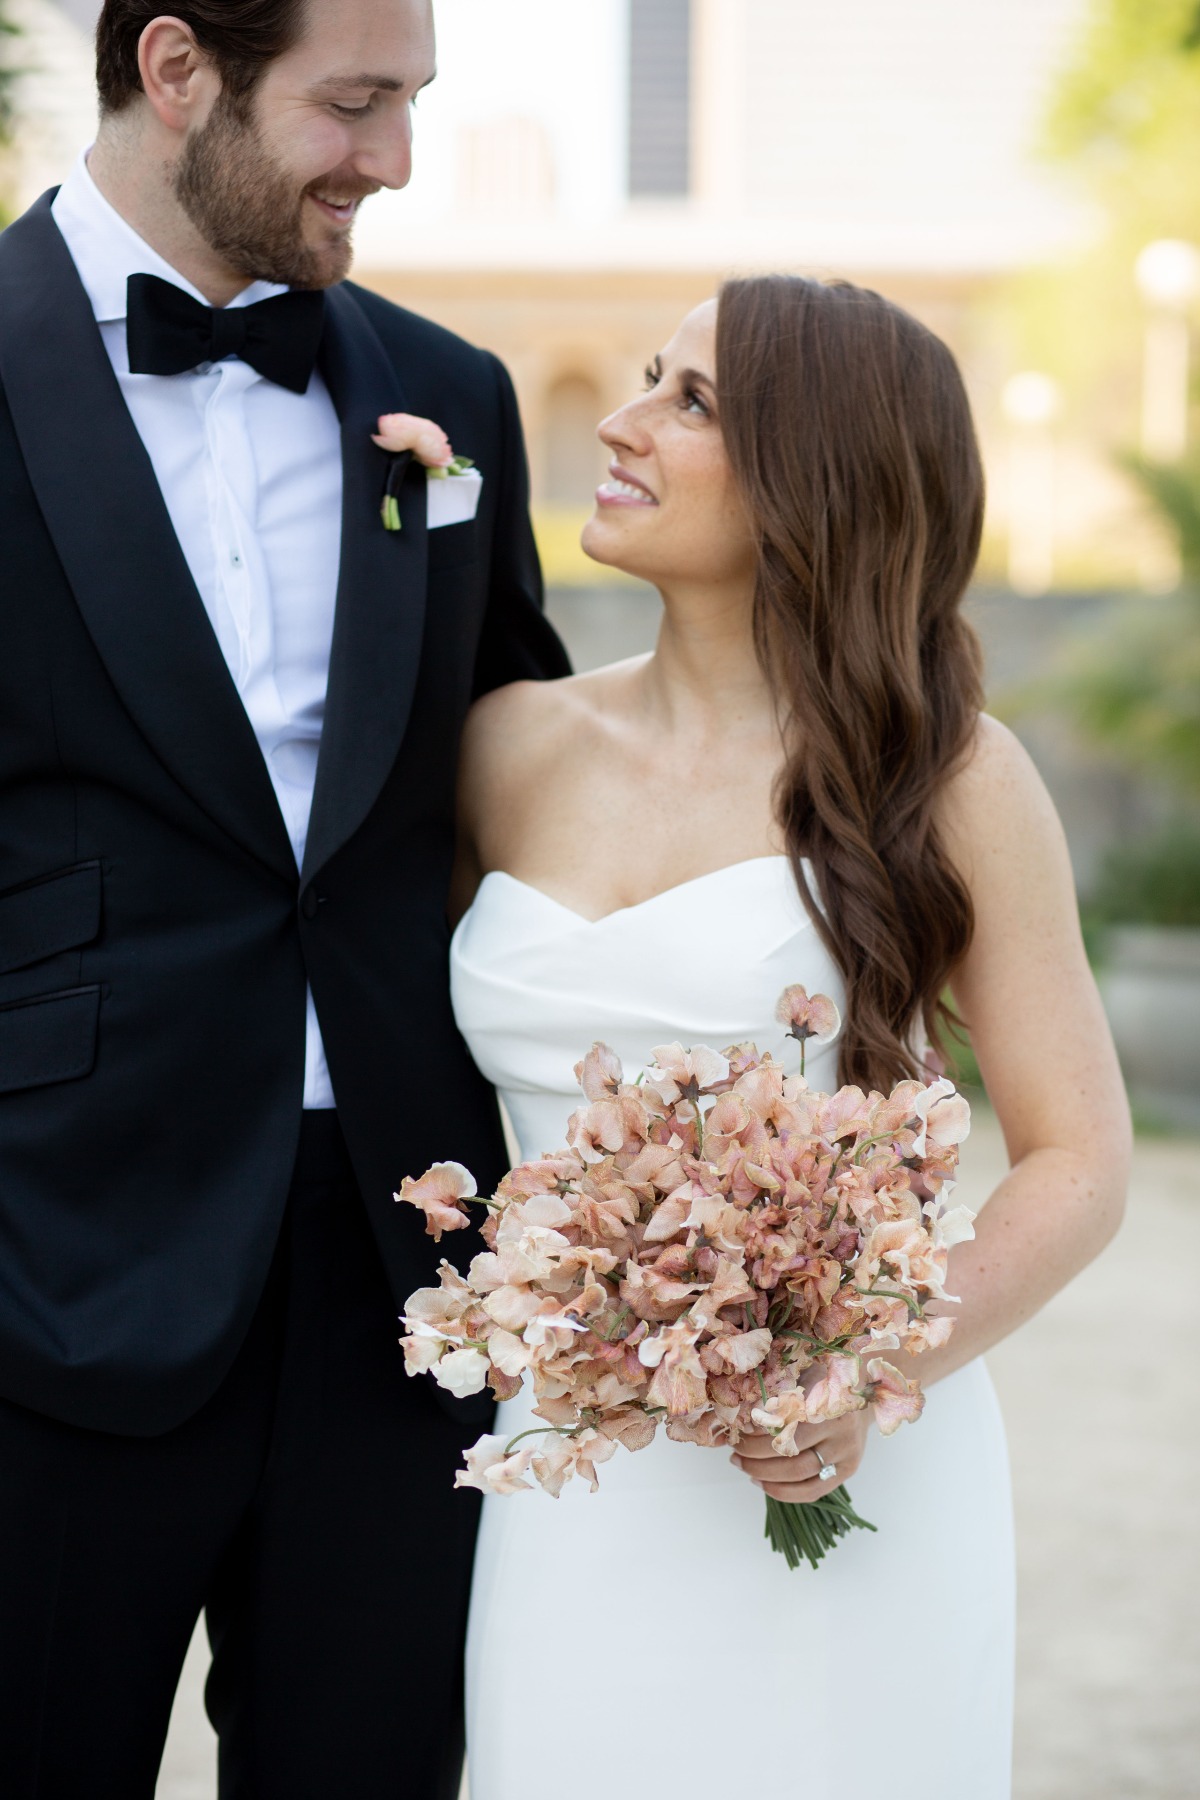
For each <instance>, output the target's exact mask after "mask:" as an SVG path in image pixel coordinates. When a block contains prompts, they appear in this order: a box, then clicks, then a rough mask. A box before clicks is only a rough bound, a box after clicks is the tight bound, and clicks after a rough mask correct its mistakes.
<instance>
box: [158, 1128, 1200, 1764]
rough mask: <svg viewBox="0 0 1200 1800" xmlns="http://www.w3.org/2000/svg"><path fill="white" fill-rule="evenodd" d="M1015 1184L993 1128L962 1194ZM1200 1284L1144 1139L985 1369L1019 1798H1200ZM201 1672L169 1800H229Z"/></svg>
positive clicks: (1175, 1176) (1178, 1211) (1192, 1145)
mask: <svg viewBox="0 0 1200 1800" xmlns="http://www.w3.org/2000/svg"><path fill="white" fill-rule="evenodd" d="M1004 1168H1005V1158H1004V1147H1003V1144H1002V1142H1001V1139H1000V1134H999V1131H998V1129H997V1127H996V1125H995V1122H994V1120H992V1119H991V1118H990V1117H989V1116H987V1115H984V1116H982V1117H981V1118H979V1119H978V1120H977V1122H976V1129H975V1131H974V1133H973V1135H972V1137H971V1139H970V1141H969V1142H968V1144H967V1145H966V1155H965V1157H964V1165H963V1181H962V1187H961V1193H962V1197H963V1198H964V1199H966V1200H967V1201H968V1203H969V1204H971V1205H978V1204H979V1203H980V1201H981V1200H982V1199H983V1197H984V1196H985V1195H986V1194H987V1193H988V1192H989V1191H990V1189H991V1188H992V1187H993V1186H994V1185H995V1183H996V1182H997V1181H998V1180H999V1178H1000V1176H1001V1175H1002V1174H1003V1172H1004ZM1051 1202H1052V1196H1051V1197H1048V1203H1051ZM1198 1279H1200V1141H1183V1140H1179V1139H1161V1140H1155V1139H1143V1140H1141V1141H1140V1142H1139V1144H1138V1147H1137V1154H1136V1158H1135V1165H1134V1177H1133V1189H1132V1196H1131V1201H1130V1207H1129V1213H1128V1216H1127V1218H1126V1221H1125V1225H1124V1227H1123V1229H1122V1231H1121V1234H1120V1236H1119V1237H1118V1239H1117V1241H1116V1242H1115V1243H1114V1244H1113V1245H1112V1246H1111V1248H1110V1249H1109V1250H1108V1251H1107V1252H1106V1254H1105V1255H1104V1256H1103V1257H1102V1258H1101V1259H1100V1261H1099V1262H1098V1263H1096V1264H1095V1265H1094V1266H1093V1267H1092V1268H1090V1269H1087V1270H1085V1271H1084V1273H1083V1274H1082V1275H1081V1276H1080V1277H1079V1279H1078V1280H1077V1281H1076V1282H1074V1283H1073V1284H1072V1286H1071V1287H1069V1288H1068V1289H1067V1290H1066V1292H1065V1293H1063V1294H1060V1295H1059V1297H1058V1299H1057V1300H1055V1301H1054V1302H1053V1304H1052V1305H1051V1306H1049V1307H1047V1308H1046V1310H1045V1311H1044V1312H1043V1313H1041V1314H1039V1316H1038V1317H1037V1318H1036V1319H1034V1320H1033V1321H1032V1322H1031V1323H1030V1324H1029V1325H1027V1326H1026V1327H1025V1329H1024V1330H1023V1331H1021V1332H1019V1333H1018V1334H1017V1335H1016V1336H1015V1337H1013V1338H1010V1339H1009V1340H1008V1342H1007V1343H1005V1344H1002V1345H1001V1346H1000V1348H999V1349H998V1350H996V1351H994V1352H993V1354H992V1356H991V1357H990V1358H989V1361H990V1365H991V1369H992V1374H993V1376H994V1378H995V1381H996V1385H997V1387H998V1388H999V1390H1000V1398H1001V1401H1002V1403H1003V1406H1004V1412H1005V1417H1006V1419H1007V1421H1008V1430H1009V1440H1010V1444H1011V1447H1012V1461H1013V1480H1014V1485H1015V1489H1016V1507H1017V1541H1018V1549H1019V1557H1020V1615H1019V1617H1020V1636H1019V1645H1018V1666H1017V1762H1016V1768H1017V1773H1016V1781H1015V1786H1014V1800H1200V1709H1198V1708H1197V1702H1196V1697H1197V1695H1198V1694H1200V1532H1198V1529H1197V1523H1196V1521H1197V1501H1196V1496H1197V1493H1200V1431H1198V1430H1197V1426H1196V1406H1195V1400H1194V1390H1193V1385H1192V1363H1191V1354H1192V1348H1193V1338H1194V1335H1195V1333H1194V1331H1193V1329H1192V1324H1191V1306H1190V1301H1191V1299H1192V1297H1193V1291H1194V1289H1195V1287H1196V1284H1197V1281H1198ZM1123 1311H1124V1313H1126V1314H1128V1316H1129V1319H1130V1320H1133V1321H1137V1323H1136V1325H1135V1324H1134V1323H1127V1322H1125V1321H1124V1320H1123V1316H1122V1314H1123ZM1139 1331H1140V1333H1141V1336H1140V1338H1139ZM916 1429H917V1430H919V1429H920V1427H919V1426H917V1427H916ZM513 1504H514V1505H519V1504H520V1502H519V1501H514V1502H513ZM936 1591H937V1584H936V1582H935V1583H934V1586H933V1589H932V1593H933V1596H934V1599H933V1601H932V1604H931V1606H930V1608H929V1610H928V1612H927V1623H928V1624H929V1625H931V1626H932V1627H933V1629H934V1631H935V1632H936V1627H937V1615H936ZM206 1661H207V1658H206V1656H205V1654H204V1645H203V1639H202V1638H200V1637H198V1638H197V1641H196V1643H194V1644H193V1646H192V1653H191V1655H190V1656H189V1658H188V1665H187V1668H186V1670H185V1672H184V1680H183V1683H182V1685H181V1687H180V1693H179V1699H178V1701H177V1703H176V1708H175V1716H174V1718H173V1720H172V1723H171V1735H170V1739H169V1741H168V1745H167V1754H166V1758H165V1760H164V1763H163V1771H162V1778H161V1780H160V1782H159V1787H158V1796H159V1800H213V1796H214V1795H215V1792H216V1785H215V1779H214V1775H213V1769H214V1746H213V1739H212V1734H211V1732H210V1731H209V1730H208V1726H207V1724H206V1722H205V1720H204V1716H203V1712H202V1709H201V1704H200V1690H201V1684H202V1682H203V1678H204V1670H205V1665H206ZM931 1698H932V1699H933V1701H934V1704H935V1706H936V1694H935V1695H933V1696H931ZM331 1800H332V1796H331ZM513 1800H519V1796H515V1795H514V1797H513ZM963 1800H970V1797H969V1796H968V1795H964V1796H963Z"/></svg>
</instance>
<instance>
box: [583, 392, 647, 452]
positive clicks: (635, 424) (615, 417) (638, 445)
mask: <svg viewBox="0 0 1200 1800" xmlns="http://www.w3.org/2000/svg"><path fill="white" fill-rule="evenodd" d="M639 412H640V407H639V403H638V401H636V400H632V401H630V402H629V403H628V405H626V406H619V407H618V408H617V410H616V412H614V413H609V415H608V417H607V419H601V421H600V423H599V425H597V427H596V436H597V437H598V438H599V439H600V442H601V443H602V444H603V445H604V446H605V447H606V448H607V449H609V450H630V451H632V452H633V453H634V455H635V456H644V455H646V454H647V452H648V451H649V448H650V434H649V432H648V431H647V430H646V427H645V425H644V424H643V423H642V421H641V418H640V417H639Z"/></svg>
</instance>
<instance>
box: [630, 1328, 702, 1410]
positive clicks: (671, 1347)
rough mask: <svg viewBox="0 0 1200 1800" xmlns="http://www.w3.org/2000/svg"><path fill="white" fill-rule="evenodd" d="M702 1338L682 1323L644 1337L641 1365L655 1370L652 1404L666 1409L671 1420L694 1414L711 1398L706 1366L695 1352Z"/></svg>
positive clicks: (639, 1350)
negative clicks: (705, 1371) (707, 1384)
mask: <svg viewBox="0 0 1200 1800" xmlns="http://www.w3.org/2000/svg"><path fill="white" fill-rule="evenodd" d="M699 1335H700V1333H699V1332H698V1331H696V1330H694V1329H692V1328H691V1327H689V1326H688V1325H687V1324H685V1323H684V1322H683V1321H682V1320H681V1321H680V1322H679V1323H678V1324H676V1325H668V1326H666V1327H665V1329H664V1330H662V1331H659V1332H656V1333H655V1335H654V1336H653V1337H648V1338H643V1340H642V1342H641V1344H639V1346H638V1360H639V1362H641V1363H642V1365H643V1366H644V1367H645V1368H647V1369H653V1370H654V1379H653V1381H652V1382H651V1383H650V1392H649V1395H648V1396H647V1397H648V1399H649V1401H650V1404H651V1406H664V1407H665V1408H666V1409H667V1412H668V1413H669V1414H670V1415H671V1417H672V1418H676V1417H678V1416H680V1415H681V1414H683V1413H690V1412H695V1411H696V1410H697V1409H698V1408H699V1407H701V1406H703V1405H704V1403H705V1401H706V1400H707V1398H708V1393H707V1388H706V1383H705V1373H704V1365H703V1363H702V1362H701V1361H700V1357H699V1355H698V1353H697V1350H696V1339H697V1338H698V1337H699Z"/></svg>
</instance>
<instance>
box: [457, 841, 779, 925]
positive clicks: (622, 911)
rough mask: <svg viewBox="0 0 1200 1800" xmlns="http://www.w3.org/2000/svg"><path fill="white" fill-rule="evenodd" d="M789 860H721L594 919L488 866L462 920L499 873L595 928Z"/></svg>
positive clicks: (769, 858) (761, 857) (515, 884)
mask: <svg viewBox="0 0 1200 1800" xmlns="http://www.w3.org/2000/svg"><path fill="white" fill-rule="evenodd" d="M789 860H790V859H789V858H788V857H786V856H783V855H775V856H744V857H742V859H741V861H740V862H733V863H723V864H722V865H721V867H720V868H719V869H706V870H705V872H704V874H703V875H692V876H689V878H688V879H687V880H686V881H676V882H674V883H673V884H672V886H671V887H668V888H660V889H659V891H658V893H657V894H647V896H646V898H645V899H644V900H634V901H632V902H631V904H630V905H629V906H615V907H614V908H613V909H612V911H611V912H606V913H601V914H600V916H599V918H597V919H589V918H588V916H587V914H586V913H581V912H577V911H576V910H575V908H574V907H573V906H568V905H567V904H566V902H565V901H564V900H556V899H555V898H554V895H553V894H548V893H547V892H546V890H545V888H540V887H535V886H534V885H533V883H532V882H531V881H522V880H521V877H520V876H519V875H510V874H509V872H508V870H507V869H489V870H488V872H487V874H486V875H484V877H483V879H482V880H481V881H480V883H479V887H478V888H477V889H476V895H475V900H473V901H472V902H471V905H470V906H469V907H468V908H467V912H466V913H464V914H463V920H465V919H466V917H467V913H470V912H471V911H473V909H474V907H475V905H476V903H477V901H478V898H479V895H480V893H482V891H483V884H484V882H485V881H491V880H492V878H493V877H494V876H500V877H501V878H502V879H503V880H505V881H507V882H511V884H512V886H513V887H519V888H524V889H525V891H526V893H529V894H536V895H537V896H538V898H539V900H544V901H545V902H546V904H547V906H553V907H555V908H556V910H557V911H558V912H563V913H567V914H568V915H569V916H570V917H571V918H572V919H576V920H577V921H578V922H579V924H581V925H589V926H593V927H595V926H599V925H607V924H608V922H609V920H610V919H620V918H625V917H627V916H628V915H629V914H630V913H636V912H641V911H643V910H644V908H646V907H647V906H654V905H655V904H656V903H657V902H658V901H660V900H668V899H670V897H671V896H672V895H673V894H681V893H683V892H684V891H685V889H687V888H693V887H698V886H699V885H700V883H701V882H702V881H712V880H713V879H714V878H715V877H716V876H718V875H729V874H732V873H733V872H734V871H735V870H737V869H749V868H753V867H754V865H755V864H756V863H780V862H782V863H786V862H788V861H789ZM463 920H460V921H459V923H460V924H461V923H462V922H463Z"/></svg>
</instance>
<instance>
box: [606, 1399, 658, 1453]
mask: <svg viewBox="0 0 1200 1800" xmlns="http://www.w3.org/2000/svg"><path fill="white" fill-rule="evenodd" d="M657 1429H658V1421H657V1420H656V1419H653V1418H651V1416H650V1414H649V1413H647V1412H643V1410H642V1408H641V1407H640V1406H617V1407H614V1408H613V1410H612V1411H611V1412H609V1413H607V1414H606V1415H605V1417H604V1418H603V1419H601V1421H600V1430H601V1431H602V1432H603V1434H604V1436H605V1437H609V1438H612V1439H613V1441H614V1443H618V1444H623V1445H624V1446H625V1448H626V1450H644V1449H645V1448H646V1445H647V1444H648V1443H649V1442H650V1441H651V1439H652V1438H653V1437H654V1434H655V1432H656V1431H657Z"/></svg>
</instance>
